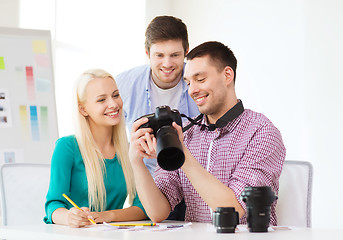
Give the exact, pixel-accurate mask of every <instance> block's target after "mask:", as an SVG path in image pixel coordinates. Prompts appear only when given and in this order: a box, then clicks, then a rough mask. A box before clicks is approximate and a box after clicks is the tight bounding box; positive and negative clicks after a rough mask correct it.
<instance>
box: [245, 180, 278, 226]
mask: <svg viewBox="0 0 343 240" xmlns="http://www.w3.org/2000/svg"><path fill="white" fill-rule="evenodd" d="M241 199H242V200H243V201H244V202H245V204H246V206H247V222H248V228H249V231H250V232H268V227H269V222H270V206H271V204H272V203H273V202H274V201H275V200H276V199H277V196H275V193H274V192H273V190H272V189H271V187H268V186H263V187H245V188H244V191H243V192H242V194H241Z"/></svg>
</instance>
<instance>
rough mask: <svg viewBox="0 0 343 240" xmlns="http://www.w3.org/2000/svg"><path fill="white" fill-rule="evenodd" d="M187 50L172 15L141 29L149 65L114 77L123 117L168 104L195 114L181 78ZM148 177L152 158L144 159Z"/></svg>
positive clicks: (128, 120)
mask: <svg viewBox="0 0 343 240" xmlns="http://www.w3.org/2000/svg"><path fill="white" fill-rule="evenodd" d="M188 50H189V43H188V33H187V27H186V25H185V24H184V23H183V22H182V21H181V20H180V19H178V18H175V17H173V16H158V17H155V18H154V19H153V20H152V21H151V22H150V24H149V25H148V27H147V29H146V32H145V51H146V55H147V57H148V59H149V62H150V64H147V65H143V66H138V67H135V68H133V69H130V70H128V71H125V72H123V73H121V74H119V75H118V76H116V77H115V80H116V82H117V85H118V88H119V91H120V95H121V97H122V99H123V102H124V111H125V120H126V124H127V127H128V128H129V129H130V130H131V127H132V124H133V122H134V121H135V120H136V119H137V118H139V117H141V116H142V115H146V114H149V113H153V112H155V109H156V107H158V106H162V105H168V106H170V108H171V109H178V110H179V112H180V113H183V114H185V115H187V116H189V117H195V116H197V115H198V114H199V110H198V108H197V105H196V104H195V102H194V101H193V100H192V98H191V97H190V96H189V95H188V86H187V84H186V83H185V82H184V81H183V68H184V58H185V56H186V54H187V53H188ZM144 162H145V164H146V166H147V167H148V169H149V171H150V173H151V175H152V176H154V171H155V167H156V164H157V163H156V159H144Z"/></svg>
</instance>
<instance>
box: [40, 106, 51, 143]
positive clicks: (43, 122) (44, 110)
mask: <svg viewBox="0 0 343 240" xmlns="http://www.w3.org/2000/svg"><path fill="white" fill-rule="evenodd" d="M48 123H49V122H48V107H46V106H41V107H40V129H41V136H42V140H46V139H48V135H49V134H48V132H49V124H48Z"/></svg>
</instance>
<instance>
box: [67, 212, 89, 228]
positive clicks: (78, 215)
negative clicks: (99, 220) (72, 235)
mask: <svg viewBox="0 0 343 240" xmlns="http://www.w3.org/2000/svg"><path fill="white" fill-rule="evenodd" d="M81 209H82V210H83V211H81V210H79V209H77V208H75V207H73V208H71V209H69V210H68V217H67V222H68V225H69V226H70V227H74V228H79V227H84V226H87V225H90V224H92V223H91V222H90V221H89V220H88V218H92V216H91V215H90V212H89V208H87V207H82V208H81Z"/></svg>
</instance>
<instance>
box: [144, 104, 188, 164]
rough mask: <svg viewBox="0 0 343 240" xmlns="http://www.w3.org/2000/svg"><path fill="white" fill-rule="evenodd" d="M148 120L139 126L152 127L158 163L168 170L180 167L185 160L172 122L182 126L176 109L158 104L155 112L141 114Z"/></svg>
mask: <svg viewBox="0 0 343 240" xmlns="http://www.w3.org/2000/svg"><path fill="white" fill-rule="evenodd" d="M143 117H147V118H148V119H149V121H148V122H147V123H145V124H143V125H141V126H140V127H139V128H152V129H153V131H154V136H155V137H156V140H157V146H156V153H157V163H158V165H159V166H160V167H161V168H163V169H165V170H168V171H174V170H176V169H178V168H180V167H181V166H182V165H183V163H184V162H185V154H184V153H183V149H182V144H181V142H180V140H179V136H178V134H177V131H176V129H175V128H173V127H172V123H173V122H176V123H177V124H178V125H180V126H181V127H182V120H181V115H180V113H179V111H178V110H176V109H173V110H171V109H170V107H169V106H159V107H157V108H156V110H155V113H151V114H148V115H144V116H141V117H140V118H143Z"/></svg>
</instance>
